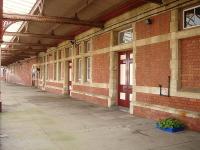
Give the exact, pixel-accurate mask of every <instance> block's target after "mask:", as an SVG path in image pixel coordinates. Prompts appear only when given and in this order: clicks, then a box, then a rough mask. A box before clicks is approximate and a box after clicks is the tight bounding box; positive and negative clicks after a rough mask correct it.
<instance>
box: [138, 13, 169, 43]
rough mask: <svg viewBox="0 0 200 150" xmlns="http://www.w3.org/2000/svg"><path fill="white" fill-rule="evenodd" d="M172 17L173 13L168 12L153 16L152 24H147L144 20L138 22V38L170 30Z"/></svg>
mask: <svg viewBox="0 0 200 150" xmlns="http://www.w3.org/2000/svg"><path fill="white" fill-rule="evenodd" d="M170 17H171V13H170V12H166V13H163V14H160V15H157V16H154V17H152V18H151V19H152V24H150V25H149V24H145V22H144V20H143V21H140V22H137V23H136V26H135V29H136V39H137V40H139V39H144V38H149V37H152V36H157V35H161V34H166V33H169V32H170Z"/></svg>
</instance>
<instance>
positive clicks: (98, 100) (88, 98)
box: [72, 93, 108, 107]
mask: <svg viewBox="0 0 200 150" xmlns="http://www.w3.org/2000/svg"><path fill="white" fill-rule="evenodd" d="M72 97H74V98H77V99H79V100H84V101H87V102H90V103H93V104H98V105H100V106H104V107H107V106H108V101H107V100H106V99H101V98H97V97H92V96H87V95H83V94H77V93H72Z"/></svg>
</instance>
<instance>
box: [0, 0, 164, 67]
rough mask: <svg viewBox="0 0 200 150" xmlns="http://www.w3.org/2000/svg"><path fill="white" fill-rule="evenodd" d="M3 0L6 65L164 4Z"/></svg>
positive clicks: (132, 0)
mask: <svg viewBox="0 0 200 150" xmlns="http://www.w3.org/2000/svg"><path fill="white" fill-rule="evenodd" d="M0 1H3V13H1V12H0V13H1V18H2V19H1V21H3V28H2V31H3V37H2V35H1V52H2V55H1V56H2V57H1V58H2V65H8V64H10V63H13V62H16V61H18V60H21V59H24V58H28V57H32V56H35V55H37V54H38V53H39V52H42V51H44V52H45V51H46V50H47V49H48V48H49V47H54V46H57V44H58V43H60V42H62V41H65V40H73V39H74V37H75V36H76V35H78V34H80V33H82V32H84V31H86V30H88V29H90V28H92V27H95V28H100V29H103V28H104V23H105V22H106V21H107V20H109V19H111V18H113V17H115V16H118V15H120V14H122V13H124V12H126V11H128V10H130V9H133V8H136V7H139V6H141V5H144V4H145V3H147V2H153V3H156V4H161V3H162V0H105V1H102V0H73V1H72V0H0ZM1 7H2V5H1ZM1 9H2V8H1Z"/></svg>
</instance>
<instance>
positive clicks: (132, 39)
mask: <svg viewBox="0 0 200 150" xmlns="http://www.w3.org/2000/svg"><path fill="white" fill-rule="evenodd" d="M128 30H132V31H133V28H128V29H125V30H121V31H119V32H118V35H117V36H118V45H119V44H128V43H120V33H122V32H125V31H128ZM132 41H133V39H132ZM129 43H130V42H129Z"/></svg>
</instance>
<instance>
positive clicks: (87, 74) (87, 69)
mask: <svg viewBox="0 0 200 150" xmlns="http://www.w3.org/2000/svg"><path fill="white" fill-rule="evenodd" d="M90 60H91V59H90V57H87V58H86V79H87V80H90V68H91V66H90Z"/></svg>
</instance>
